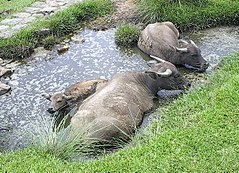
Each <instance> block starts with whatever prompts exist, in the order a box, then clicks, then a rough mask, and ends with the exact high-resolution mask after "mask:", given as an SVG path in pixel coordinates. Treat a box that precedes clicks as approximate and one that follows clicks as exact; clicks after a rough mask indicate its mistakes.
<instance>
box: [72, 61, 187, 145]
mask: <svg viewBox="0 0 239 173" xmlns="http://www.w3.org/2000/svg"><path fill="white" fill-rule="evenodd" d="M188 85H189V82H188V81H187V80H186V79H185V78H184V77H182V76H181V74H180V73H179V72H178V70H177V69H176V67H175V66H174V65H173V64H172V63H170V62H166V61H164V62H163V63H158V64H155V65H154V66H152V67H151V68H150V69H148V70H146V71H143V72H125V73H121V74H118V75H116V76H114V77H113V78H112V79H111V80H109V81H108V82H107V84H106V85H105V86H104V87H103V88H101V89H100V90H98V91H96V92H95V93H94V94H93V95H91V96H90V97H88V98H87V99H86V100H84V102H83V103H82V104H81V106H80V107H79V108H78V110H77V112H76V114H75V115H74V116H73V117H72V119H71V123H70V127H71V129H72V130H71V133H72V134H74V135H77V134H84V135H83V136H84V137H85V138H86V139H88V140H90V141H92V139H93V140H96V141H98V142H105V141H107V142H109V141H112V140H114V139H121V140H127V139H128V137H129V135H131V134H132V133H133V131H134V130H135V129H136V128H137V127H138V126H139V125H140V124H141V122H142V120H143V116H144V113H145V112H147V111H150V110H151V108H152V106H153V98H154V97H155V95H156V94H157V91H158V90H160V89H161V88H162V89H170V90H172V89H185V88H186V87H187V86H188Z"/></svg>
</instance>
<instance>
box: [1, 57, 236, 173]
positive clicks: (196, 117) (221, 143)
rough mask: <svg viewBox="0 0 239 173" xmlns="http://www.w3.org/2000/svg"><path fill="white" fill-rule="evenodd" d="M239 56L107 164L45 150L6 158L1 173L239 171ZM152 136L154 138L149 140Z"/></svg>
mask: <svg viewBox="0 0 239 173" xmlns="http://www.w3.org/2000/svg"><path fill="white" fill-rule="evenodd" d="M238 64H239V54H237V55H234V56H231V57H228V58H226V59H225V60H224V61H223V63H221V65H220V66H219V68H218V69H216V70H215V71H214V73H213V75H212V76H211V77H210V79H209V81H208V82H207V83H206V84H204V85H203V86H201V87H199V88H198V89H196V90H194V91H192V92H190V93H188V94H187V95H184V96H182V97H181V98H180V99H178V100H176V101H175V102H174V103H173V104H172V105H169V106H168V107H167V108H165V109H164V110H162V109H160V108H159V110H158V111H159V115H161V116H162V119H161V121H160V123H154V124H153V125H152V127H150V129H149V131H148V132H147V133H146V135H145V136H144V141H145V142H144V143H141V144H140V145H138V146H136V147H134V148H128V149H123V150H121V151H119V152H117V153H115V154H112V155H109V156H105V157H103V158H102V159H101V160H98V161H91V162H85V163H70V162H67V161H61V160H59V159H57V158H55V157H54V156H52V155H50V154H47V153H45V152H43V151H41V150H36V149H25V150H22V151H17V152H14V153H8V154H3V155H0V163H1V167H0V170H1V172H16V171H17V172H29V171H34V172H64V171H65V172H183V171H184V172H236V171H238V170H239V162H238V158H239V135H238V134H239V109H238V105H239V82H238V81H239V75H238V71H239V66H238ZM147 134H148V136H150V137H148V136H147Z"/></svg>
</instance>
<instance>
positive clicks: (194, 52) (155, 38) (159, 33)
mask: <svg viewBox="0 0 239 173" xmlns="http://www.w3.org/2000/svg"><path fill="white" fill-rule="evenodd" d="M178 37H179V32H178V30H177V28H176V27H175V26H174V24H173V23H171V22H162V23H154V24H149V25H148V26H147V27H146V28H145V29H144V30H143V31H142V32H141V36H140V38H139V41H138V47H139V48H140V49H141V50H142V51H143V52H145V53H146V54H148V55H154V56H157V57H159V58H162V59H164V60H167V61H169V62H171V63H173V64H175V65H189V66H192V67H194V68H197V69H199V70H200V71H205V70H206V69H207V68H208V66H209V64H208V63H207V62H206V60H205V59H204V58H203V57H202V55H201V51H200V49H199V48H198V47H197V45H196V44H195V43H194V42H193V41H192V40H190V41H189V42H186V41H184V40H178Z"/></svg>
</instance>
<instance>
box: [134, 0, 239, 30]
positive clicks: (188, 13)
mask: <svg viewBox="0 0 239 173" xmlns="http://www.w3.org/2000/svg"><path fill="white" fill-rule="evenodd" d="M138 7H139V12H140V15H141V18H142V20H143V22H144V23H154V22H159V21H171V22H173V23H175V24H176V25H177V27H178V28H179V29H180V30H181V31H188V30H192V29H203V28H207V27H212V26H217V25H232V24H239V3H238V1H235V0H201V1H199V0H197V1H195V0H181V1H178V0H170V1H169V0H141V1H139V4H138Z"/></svg>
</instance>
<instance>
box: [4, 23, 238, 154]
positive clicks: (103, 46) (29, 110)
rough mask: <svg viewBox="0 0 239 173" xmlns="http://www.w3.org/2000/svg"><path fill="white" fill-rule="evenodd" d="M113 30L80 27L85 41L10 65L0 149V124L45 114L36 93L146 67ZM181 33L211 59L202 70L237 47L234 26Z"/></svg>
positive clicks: (14, 125) (24, 122) (15, 124)
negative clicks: (122, 47)
mask: <svg viewBox="0 0 239 173" xmlns="http://www.w3.org/2000/svg"><path fill="white" fill-rule="evenodd" d="M114 31H115V30H108V31H99V32H93V31H90V30H85V31H83V32H82V33H81V35H82V36H83V37H84V39H85V42H84V43H82V44H75V43H70V49H69V51H68V52H66V53H65V54H63V55H57V54H56V53H54V52H53V53H52V54H51V55H48V56H47V57H44V58H42V57H40V58H35V59H34V60H32V61H30V62H28V63H27V64H22V65H19V66H17V67H16V69H15V72H14V74H13V75H12V77H11V79H6V81H7V82H8V83H9V85H10V86H11V87H12V92H11V94H9V95H4V96H1V97H0V105H1V108H0V150H1V147H3V146H1V145H3V144H1V143H4V142H1V137H2V136H5V134H6V132H8V130H6V128H4V129H3V130H2V131H1V127H5V126H8V127H10V129H13V130H14V131H19V130H21V129H27V126H28V124H29V122H31V123H34V120H35V119H37V117H39V116H45V117H50V115H49V114H47V112H46V111H45V110H46V109H47V107H48V105H49V102H48V101H47V100H45V99H44V98H42V97H41V93H43V92H55V91H62V90H63V89H64V88H66V87H67V86H69V85H70V84H72V83H75V82H78V81H82V80H87V79H94V78H99V77H101V76H104V77H105V78H107V79H110V78H111V77H112V76H113V75H114V74H116V73H120V72H124V71H140V70H143V69H145V68H147V67H148V66H147V64H146V61H145V59H146V60H147V59H148V57H147V56H145V55H144V54H142V52H140V51H138V49H136V48H135V49H131V50H127V51H125V50H120V49H118V48H117V46H116V45H115V43H114ZM186 35H188V36H189V37H190V38H191V39H192V40H194V41H195V42H196V44H198V46H199V47H200V48H201V50H202V55H203V57H204V58H205V59H207V60H208V61H209V62H210V63H211V66H210V67H209V69H208V72H210V71H211V70H212V68H213V67H214V66H215V65H216V64H217V63H218V62H219V59H220V58H221V57H223V56H225V55H228V54H230V53H232V52H235V51H239V46H238V45H239V34H238V28H235V27H234V28H215V29H209V30H205V31H200V32H198V33H195V34H186ZM142 57H144V58H142ZM145 57H146V58H145ZM3 132H4V133H3ZM10 134H11V133H10ZM13 141H15V143H16V144H12V143H11V147H16V146H14V145H17V142H16V141H17V140H13ZM6 147H7V148H11V147H10V146H6Z"/></svg>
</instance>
